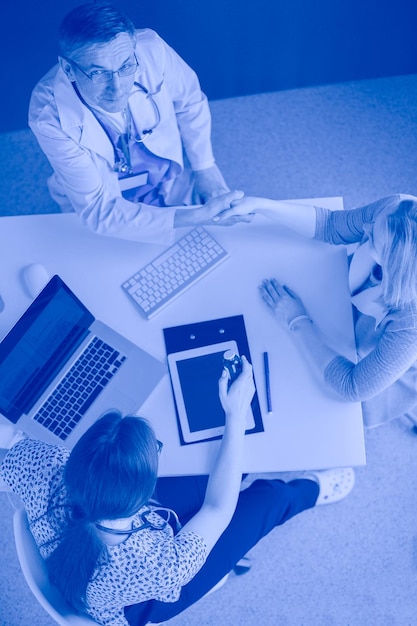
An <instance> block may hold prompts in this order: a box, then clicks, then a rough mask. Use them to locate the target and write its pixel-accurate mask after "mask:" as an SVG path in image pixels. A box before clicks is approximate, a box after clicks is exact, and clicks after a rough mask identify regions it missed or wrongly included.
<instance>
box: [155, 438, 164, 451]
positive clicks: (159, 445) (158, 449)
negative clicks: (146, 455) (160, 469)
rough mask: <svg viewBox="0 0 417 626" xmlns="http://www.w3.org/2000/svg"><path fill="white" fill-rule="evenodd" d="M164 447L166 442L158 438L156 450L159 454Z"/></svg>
mask: <svg viewBox="0 0 417 626" xmlns="http://www.w3.org/2000/svg"><path fill="white" fill-rule="evenodd" d="M163 447H164V444H163V443H162V441H159V439H157V440H156V451H157V453H158V454H161V452H162V448H163Z"/></svg>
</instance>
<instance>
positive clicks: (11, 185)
mask: <svg viewBox="0 0 417 626" xmlns="http://www.w3.org/2000/svg"><path fill="white" fill-rule="evenodd" d="M211 108H212V113H213V144H214V149H215V153H216V156H217V159H218V163H219V165H220V167H221V169H222V170H223V173H224V175H225V177H226V180H227V181H228V183H229V185H230V186H231V187H232V188H238V189H243V190H244V191H245V192H246V193H248V194H251V195H264V196H269V197H274V198H303V197H323V196H336V195H341V196H343V197H344V201H345V207H346V208H351V207H354V206H359V205H361V204H364V203H366V202H368V201H371V200H373V199H376V198H378V197H381V196H384V195H388V194H390V193H395V192H407V193H414V194H417V178H416V175H417V76H398V77H392V78H384V79H377V80H371V81H361V82H352V83H344V84H337V85H332V86H323V87H315V88H308V89H300V90H293V91H284V92H278V93H270V94H260V95H256V96H248V97H241V98H234V99H230V100H223V101H216V102H212V103H211ZM0 163H1V169H2V172H3V177H2V180H1V181H0V215H10V214H28V213H35V212H36V213H42V212H51V211H56V210H57V208H56V207H55V205H54V204H53V202H52V201H51V200H50V199H49V197H48V194H47V190H46V186H45V179H46V177H47V175H48V173H49V171H50V169H49V166H48V164H47V163H46V161H45V160H44V158H43V156H42V155H41V153H40V151H39V148H38V147H37V146H36V143H35V140H34V139H33V137H32V136H31V135H30V133H29V131H19V132H17V133H10V134H5V135H2V136H1V135H0ZM366 446H367V466H366V467H363V468H359V469H358V470H357V473H356V486H355V489H354V491H353V492H352V494H351V495H350V496H349V497H348V498H347V499H346V500H344V501H343V502H341V503H339V504H335V505H331V506H327V507H319V508H317V509H313V510H310V511H307V512H305V513H303V514H302V515H300V516H299V517H298V518H295V519H293V520H291V521H290V522H289V523H287V524H286V525H284V526H283V527H280V528H277V529H275V530H274V531H273V532H272V533H271V534H270V535H269V536H268V537H266V538H265V539H264V540H263V541H262V542H261V543H260V544H258V546H257V547H256V548H255V549H254V550H253V553H252V556H253V560H254V565H253V568H252V570H251V572H250V573H248V574H247V575H245V576H243V577H236V576H234V575H232V576H231V577H230V578H229V581H228V582H227V584H226V585H225V586H224V587H222V588H221V589H220V590H219V591H217V592H215V593H214V594H212V595H210V596H209V597H207V598H204V599H203V600H201V601H200V602H199V603H198V604H196V605H195V606H194V607H191V608H190V609H189V610H188V611H186V612H185V613H183V614H182V615H179V616H178V617H176V618H175V619H173V620H171V621H170V622H169V623H170V624H172V625H173V626H174V625H176V626H195V625H197V624H198V626H205V625H207V626H218V625H220V624H221V625H222V626H232V625H233V626H234V625H235V624H239V625H240V626H259V625H260V624H262V626H363V625H364V624H367V625H368V626H413V625H414V624H417V601H416V596H415V589H416V583H417V527H416V523H415V517H416V516H415V511H416V504H415V502H416V500H417V483H416V480H415V474H416V451H417V435H416V434H414V432H413V431H412V430H411V428H410V425H409V424H408V423H407V422H406V421H405V420H404V421H402V420H399V421H397V422H394V423H390V424H388V425H385V426H383V427H381V428H378V429H374V430H370V431H368V432H367V433H366ZM11 515H12V508H11V506H10V505H9V503H8V500H7V495H6V494H5V493H0V546H1V547H0V554H1V566H0V597H1V602H0V626H33V625H36V626H48V625H52V621H51V620H50V619H49V618H48V616H47V615H46V614H45V613H44V612H43V610H42V609H41V608H40V607H39V606H38V605H37V603H36V601H35V600H34V599H33V597H32V596H31V593H30V592H29V590H28V589H27V587H26V584H25V582H24V580H23V578H22V575H21V573H20V570H19V566H18V563H17V559H16V555H15V550H14V545H13V534H12V521H11Z"/></svg>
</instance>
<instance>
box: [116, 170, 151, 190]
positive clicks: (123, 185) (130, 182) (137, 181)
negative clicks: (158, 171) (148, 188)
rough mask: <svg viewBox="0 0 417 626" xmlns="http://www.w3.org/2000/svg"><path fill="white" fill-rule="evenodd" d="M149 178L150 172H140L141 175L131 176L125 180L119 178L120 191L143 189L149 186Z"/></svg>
mask: <svg viewBox="0 0 417 626" xmlns="http://www.w3.org/2000/svg"><path fill="white" fill-rule="evenodd" d="M148 178H149V172H140V173H139V174H132V175H131V176H126V177H125V178H119V185H120V191H127V190H128V189H136V187H143V186H144V185H146V184H147V182H148Z"/></svg>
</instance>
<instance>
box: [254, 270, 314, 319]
mask: <svg viewBox="0 0 417 626" xmlns="http://www.w3.org/2000/svg"><path fill="white" fill-rule="evenodd" d="M259 291H260V294H261V297H262V300H263V301H264V302H265V304H266V305H267V306H268V308H269V309H270V311H271V312H272V314H273V315H274V317H275V318H276V319H277V320H278V321H279V322H281V323H282V325H283V326H285V327H286V328H288V325H289V323H290V322H291V321H292V320H294V319H295V318H296V317H298V316H300V315H307V312H306V309H305V307H304V304H303V302H302V300H301V298H299V296H297V294H296V293H295V292H294V291H292V290H291V289H290V288H289V287H287V286H286V285H281V284H280V283H279V282H278V281H277V280H276V278H271V279H265V280H263V281H262V283H261V284H260V285H259Z"/></svg>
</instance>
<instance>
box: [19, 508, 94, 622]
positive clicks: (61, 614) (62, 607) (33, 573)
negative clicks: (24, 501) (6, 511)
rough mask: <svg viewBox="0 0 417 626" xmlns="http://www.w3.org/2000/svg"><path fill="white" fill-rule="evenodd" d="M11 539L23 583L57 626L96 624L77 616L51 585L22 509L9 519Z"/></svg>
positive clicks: (86, 618) (89, 619) (87, 618)
mask: <svg viewBox="0 0 417 626" xmlns="http://www.w3.org/2000/svg"><path fill="white" fill-rule="evenodd" d="M13 528H14V539H15V544H16V552H17V556H18V559H19V563H20V567H21V568H22V572H23V575H24V577H25V579H26V582H27V584H28V586H29V588H30V590H31V592H32V593H33V595H34V596H35V598H36V599H37V601H38V602H39V604H40V605H41V606H42V607H43V608H44V609H45V611H46V612H47V613H48V614H49V615H50V616H51V617H52V618H53V619H54V620H55V621H56V622H57V624H61V626H93V625H94V624H96V625H97V622H95V621H94V620H92V619H91V618H89V617H87V616H85V617H84V616H81V615H78V614H77V613H75V612H74V609H73V608H71V607H70V605H69V604H68V603H67V602H66V601H65V600H64V598H63V597H62V595H61V594H60V593H59V591H58V590H57V589H56V588H55V587H53V586H52V585H51V583H50V582H49V579H48V574H47V572H46V567H45V562H44V560H43V558H42V557H41V555H40V552H39V550H38V547H37V545H36V542H35V540H34V538H33V536H32V533H31V532H30V529H29V524H28V519H27V516H26V512H25V509H23V508H19V509H17V511H15V513H14V516H13Z"/></svg>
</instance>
